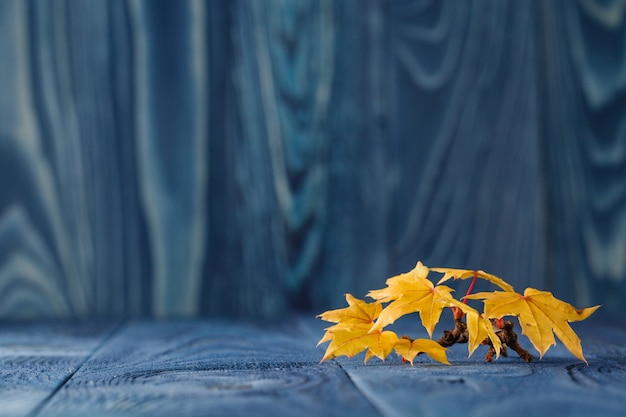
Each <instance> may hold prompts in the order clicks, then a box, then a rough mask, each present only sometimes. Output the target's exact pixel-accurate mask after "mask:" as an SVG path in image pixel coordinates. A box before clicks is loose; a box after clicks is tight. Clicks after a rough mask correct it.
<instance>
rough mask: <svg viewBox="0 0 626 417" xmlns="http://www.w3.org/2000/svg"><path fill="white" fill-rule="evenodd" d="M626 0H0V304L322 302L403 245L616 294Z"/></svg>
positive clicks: (525, 277)
mask: <svg viewBox="0 0 626 417" xmlns="http://www.w3.org/2000/svg"><path fill="white" fill-rule="evenodd" d="M623 4H624V3H623V2H621V1H614V2H606V1H599V0H580V1H569V0H564V1H557V0H555V1H549V2H547V1H515V0H509V1H505V0H495V1H487V0H441V1H425V0H415V1H386V0H342V1H333V0H321V1H320V0H306V1H278V0H265V1H260V0H240V1H230V0H223V1H203V0H180V1H143V0H110V1H84V0H66V1H23V0H2V1H0V92H1V94H0V317H4V318H17V317H24V316H28V317H38V318H73V317H80V318H90V317H94V316H117V317H125V316H143V315H154V316H161V317H164V316H180V315H186V316H195V315H202V314H207V315H208V314H232V315H248V316H252V317H259V316H270V315H273V314H282V313H284V312H285V311H289V310H290V308H297V309H303V310H305V309H315V310H323V309H325V308H326V307H328V308H331V307H333V306H336V305H340V304H341V303H342V302H343V299H342V297H343V294H344V293H345V292H351V293H353V294H355V295H361V294H364V293H365V292H366V291H367V290H368V289H371V288H376V287H378V286H380V285H381V282H383V280H384V279H385V278H387V277H388V276H390V275H393V274H397V273H400V272H403V271H407V270H409V269H410V268H411V267H413V265H414V264H415V262H416V261H417V260H422V261H424V262H425V263H426V264H427V265H431V266H450V267H467V268H482V269H484V270H487V271H489V272H492V273H494V274H497V275H501V276H503V277H505V278H506V279H507V280H509V281H511V282H512V283H513V284H514V285H515V286H516V287H517V288H523V287H524V286H526V285H531V286H536V287H539V288H545V289H548V290H556V289H558V290H559V291H558V292H559V293H560V294H562V295H561V296H562V297H563V298H566V299H567V300H568V301H571V302H574V303H575V304H578V305H592V304H597V303H603V304H604V305H605V306H606V308H607V309H613V310H615V311H620V309H623V307H624V300H626V261H625V259H626V256H625V254H626V240H625V239H626V232H625V231H624V230H625V228H626V206H625V204H624V202H625V201H626V199H625V198H624V190H626V186H624V178H626V176H625V175H624V174H625V172H624V170H625V169H626V168H625V167H626V163H624V161H625V158H624V155H625V152H624V149H626V146H624V144H625V140H626V139H625V138H626V134H624V126H625V124H624V120H626V118H625V115H624V108H626V107H625V106H624V103H625V101H624V97H625V92H626V88H624V85H625V83H626V78H625V77H624V74H626V71H624V62H625V61H624V48H623V40H624V32H625V30H626V25H625V23H624V22H625V19H624V16H625V15H626V8H624V6H623ZM572 283H573V284H572ZM566 291H571V293H569V294H565V292H566ZM226 294H228V296H225V295H226Z"/></svg>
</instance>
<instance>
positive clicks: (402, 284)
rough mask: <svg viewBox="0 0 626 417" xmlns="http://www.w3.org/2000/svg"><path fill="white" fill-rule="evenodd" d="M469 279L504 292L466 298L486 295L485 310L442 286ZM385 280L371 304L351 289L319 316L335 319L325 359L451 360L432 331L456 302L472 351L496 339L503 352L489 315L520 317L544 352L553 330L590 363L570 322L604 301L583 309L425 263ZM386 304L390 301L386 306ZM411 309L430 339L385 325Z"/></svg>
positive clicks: (473, 274) (328, 331) (478, 274)
mask: <svg viewBox="0 0 626 417" xmlns="http://www.w3.org/2000/svg"><path fill="white" fill-rule="evenodd" d="M431 271H433V272H438V273H442V274H443V277H442V278H441V279H440V280H439V282H438V283H437V285H434V284H433V283H432V282H431V281H430V280H429V279H428V275H429V273H430V272H431ZM469 278H473V279H474V278H481V279H484V280H487V281H489V282H491V283H493V284H495V285H496V286H498V287H499V288H500V289H502V291H494V292H480V293H477V294H471V295H469V296H466V297H464V298H466V299H475V300H482V301H483V304H484V307H485V308H484V312H483V313H480V312H478V311H477V310H475V309H474V308H472V307H470V306H468V305H467V304H465V303H463V302H461V301H459V300H457V299H455V298H453V297H452V292H453V290H452V288H450V287H447V286H445V285H441V284H442V283H443V282H446V281H448V280H450V279H454V280H458V279H469ZM386 284H387V286H386V287H385V288H382V289H378V290H372V291H370V292H369V293H368V294H367V296H368V297H370V298H372V299H373V300H374V302H372V303H367V302H365V301H363V300H359V299H357V298H355V297H353V296H352V295H350V294H347V295H346V301H347V302H348V307H346V308H341V309H337V310H330V311H326V312H325V313H322V314H320V315H319V316H318V317H319V318H321V319H322V320H324V321H328V322H332V323H335V324H334V325H333V326H331V327H328V328H326V332H325V334H324V336H323V337H322V339H321V340H320V341H319V343H318V345H319V344H321V343H325V342H330V344H329V345H328V347H327V349H326V353H325V354H324V357H323V358H322V361H325V360H328V359H331V358H335V357H337V356H348V357H352V356H355V355H357V354H359V353H360V352H363V351H364V350H365V351H366V353H365V363H367V362H368V361H369V360H370V359H371V358H372V357H374V356H375V357H377V358H379V359H381V360H385V358H386V357H387V356H389V354H390V353H391V352H392V351H393V350H395V351H396V353H397V354H399V355H400V356H402V357H403V358H404V359H406V360H408V361H409V362H411V364H412V363H413V360H414V358H415V357H416V356H417V355H418V354H420V353H426V354H427V355H428V356H429V357H431V358H432V359H434V360H436V361H439V362H442V363H445V364H449V363H448V359H447V355H446V352H447V349H445V348H444V347H442V346H441V345H439V343H437V342H436V341H434V340H432V334H433V331H434V328H435V326H436V325H437V323H438V322H439V319H440V317H441V313H442V311H443V309H444V308H446V307H457V308H459V309H461V310H462V311H463V313H465V317H466V324H467V329H468V333H469V341H468V351H469V356H471V355H472V353H474V351H475V350H476V348H477V347H478V346H479V345H480V344H481V342H482V341H484V340H486V339H489V340H490V341H491V344H492V345H493V346H494V348H495V350H496V355H499V353H500V349H501V341H500V338H499V337H498V335H497V334H496V331H497V329H494V327H493V326H492V323H491V321H490V319H499V318H502V317H504V316H516V317H518V319H519V322H520V326H521V328H522V333H523V334H524V335H526V336H527V337H528V338H529V339H530V342H531V343H532V345H533V347H534V348H535V349H536V350H537V351H538V352H539V354H540V356H541V357H543V355H544V354H545V352H546V351H547V350H548V349H549V348H550V347H551V346H553V345H555V344H556V341H555V339H554V334H556V336H557V337H558V338H559V340H561V342H563V345H564V346H565V347H566V348H567V349H568V350H569V351H570V352H571V353H572V354H573V355H574V356H576V357H577V358H578V359H580V360H582V361H584V362H586V360H585V358H584V356H583V353H582V347H581V344H580V339H579V338H578V336H577V335H576V333H574V331H573V330H572V328H571V327H570V326H569V324H568V323H570V322H574V321H580V320H584V319H586V318H587V317H589V316H590V315H591V314H592V313H593V312H594V311H595V310H596V309H597V308H598V307H599V306H595V307H590V308H585V309H582V310H578V309H576V308H574V307H573V306H571V305H570V304H568V303H566V302H564V301H561V300H559V299H557V298H555V297H554V296H553V295H552V294H551V293H550V292H547V291H539V290H536V289H533V288H527V289H526V290H525V291H524V294H523V295H522V294H519V293H517V292H515V291H514V289H513V287H512V286H511V285H509V284H508V283H506V282H505V281H504V280H502V279H501V278H498V277H497V276H495V275H491V274H488V273H486V272H484V271H473V270H466V269H450V268H432V269H429V268H428V267H426V266H424V265H423V264H422V263H421V262H418V263H417V265H416V266H415V268H414V269H413V270H411V271H409V272H407V273H404V274H400V275H397V276H394V277H391V278H389V279H387V281H386ZM383 304H386V306H385V307H383ZM410 313H419V316H420V319H421V321H422V325H423V326H424V328H425V329H426V331H427V332H428V335H429V336H430V337H431V339H416V340H413V341H411V340H410V339H407V338H399V337H398V336H397V335H396V333H394V332H392V331H390V330H384V328H385V327H386V326H388V325H390V324H392V323H394V322H395V321H396V320H397V319H399V318H400V317H402V316H404V315H406V314H410Z"/></svg>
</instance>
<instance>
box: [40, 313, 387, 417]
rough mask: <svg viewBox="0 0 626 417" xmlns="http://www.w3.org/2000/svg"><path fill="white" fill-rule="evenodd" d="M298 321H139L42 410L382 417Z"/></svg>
mask: <svg viewBox="0 0 626 417" xmlns="http://www.w3.org/2000/svg"><path fill="white" fill-rule="evenodd" d="M315 342H316V341H315V339H314V337H312V336H311V334H310V333H309V330H308V328H303V327H302V324H299V322H298V321H296V320H285V321H283V322H282V324H278V325H272V324H261V323H257V324H254V323H246V322H234V321H226V320H211V321H167V322H135V323H130V324H128V325H126V326H124V328H123V329H122V330H121V331H119V332H118V333H117V334H116V335H115V336H114V337H113V338H112V339H111V340H110V341H109V343H107V344H106V346H104V347H103V348H102V349H100V350H98V352H96V354H94V355H93V356H92V357H91V358H90V359H89V361H88V362H87V363H85V364H84V365H83V366H82V367H81V368H80V369H79V370H78V371H77V372H76V373H75V374H74V375H73V377H72V378H71V380H69V381H68V382H67V384H65V385H64V386H63V388H62V389H60V390H59V391H58V392H57V393H56V394H55V395H54V397H53V398H52V399H51V400H50V401H48V402H47V403H46V405H45V407H43V408H42V409H41V412H40V413H39V414H38V415H39V416H83V415H86V414H89V415H98V416H144V415H145V416H161V415H162V416H171V415H177V416H226V415H228V416H239V415H241V416H244V415H255V416H257V415H258V416H276V415H294V414H297V415H301V416H314V415H329V416H369V415H376V411H375V410H374V409H373V408H372V406H371V405H370V404H369V402H368V401H367V400H365V398H364V397H363V396H362V395H361V393H360V392H359V391H358V390H357V389H356V388H355V387H354V386H353V385H352V383H351V382H350V380H349V378H348V377H347V376H346V374H345V372H344V371H343V370H342V369H341V368H340V367H339V366H338V365H337V364H335V363H324V364H319V359H320V350H318V349H315Z"/></svg>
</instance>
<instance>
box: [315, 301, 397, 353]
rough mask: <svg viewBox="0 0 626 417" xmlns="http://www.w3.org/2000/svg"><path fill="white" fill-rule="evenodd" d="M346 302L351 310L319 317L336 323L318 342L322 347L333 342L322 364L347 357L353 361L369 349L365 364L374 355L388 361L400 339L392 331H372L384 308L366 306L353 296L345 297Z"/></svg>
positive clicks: (373, 305) (371, 304)
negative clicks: (352, 358) (340, 357)
mask: <svg viewBox="0 0 626 417" xmlns="http://www.w3.org/2000/svg"><path fill="white" fill-rule="evenodd" d="M346 301H347V302H348V307H345V308H341V309H337V310H330V311H326V312H324V313H322V314H320V315H319V316H318V317H319V318H321V319H322V320H324V321H330V322H334V323H337V324H335V325H333V326H331V327H329V328H327V329H326V333H325V334H324V336H323V337H322V339H321V340H320V341H319V342H318V345H320V344H322V343H325V342H328V341H330V344H329V345H328V347H327V348H326V353H324V357H323V358H322V360H321V362H324V361H325V360H328V359H332V358H335V357H337V356H344V355H345V356H347V357H349V358H351V357H353V356H355V355H357V354H359V353H361V352H362V351H364V350H365V349H368V351H367V352H366V355H365V363H367V361H369V360H370V359H371V358H372V357H374V356H376V357H378V358H379V359H381V360H385V358H386V357H387V356H389V354H390V353H391V351H392V350H393V348H394V345H395V344H396V342H397V341H398V336H397V335H396V334H395V333H394V332H391V331H378V332H373V333H372V332H370V329H371V327H372V325H373V324H374V320H375V319H376V318H377V317H378V315H379V313H380V312H381V310H382V306H381V305H380V304H377V303H366V302H365V301H363V300H359V299H358V298H355V297H353V296H352V295H350V294H346Z"/></svg>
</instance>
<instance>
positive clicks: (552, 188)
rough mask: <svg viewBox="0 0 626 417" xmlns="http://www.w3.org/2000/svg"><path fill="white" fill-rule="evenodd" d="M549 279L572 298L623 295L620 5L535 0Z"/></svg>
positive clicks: (606, 299)
mask: <svg viewBox="0 0 626 417" xmlns="http://www.w3.org/2000/svg"><path fill="white" fill-rule="evenodd" d="M541 7H542V16H543V21H542V31H543V40H544V41H543V43H542V53H543V59H542V62H543V69H542V75H543V77H542V79H541V83H542V91H543V94H542V95H541V97H542V100H541V101H542V103H544V104H545V105H544V107H543V109H542V114H543V119H542V127H543V136H544V137H545V141H544V153H545V158H546V160H545V167H546V171H547V175H546V181H547V186H548V189H549V196H550V198H549V211H548V219H547V220H548V224H549V228H548V239H549V248H550V250H551V253H550V255H551V257H550V259H551V263H550V271H549V276H550V280H549V283H550V284H551V285H552V286H553V287H555V288H558V289H559V291H563V292H566V293H567V295H568V297H569V298H570V299H572V300H576V302H577V303H578V304H580V305H581V306H583V305H591V304H597V303H602V304H604V306H605V308H606V309H607V310H612V311H615V312H617V311H621V310H622V309H623V307H624V305H625V303H624V300H625V299H626V285H625V284H626V281H625V279H626V198H625V196H626V187H625V178H626V93H625V91H626V75H625V74H626V71H625V65H626V64H625V62H626V60H625V57H626V50H625V49H624V37H625V33H626V24H625V19H624V18H625V13H626V11H625V9H624V7H623V4H621V3H613V4H606V5H601V4H600V3H596V2H591V1H581V2H566V1H557V2H549V3H542V5H541Z"/></svg>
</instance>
